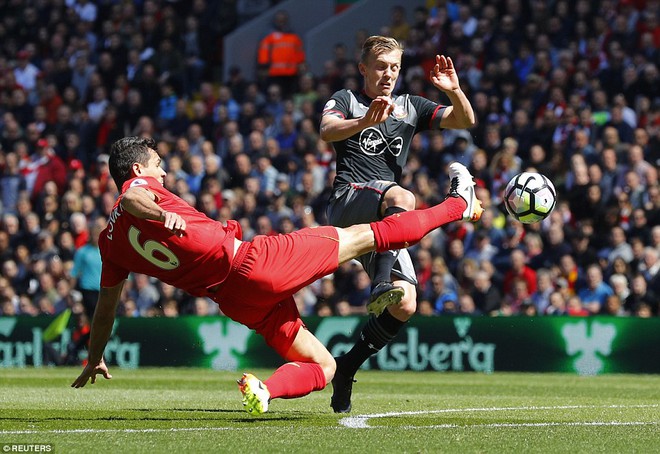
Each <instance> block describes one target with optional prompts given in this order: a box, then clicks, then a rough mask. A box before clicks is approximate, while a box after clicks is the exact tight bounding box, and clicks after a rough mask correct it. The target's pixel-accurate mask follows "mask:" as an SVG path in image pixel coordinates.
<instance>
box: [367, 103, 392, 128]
mask: <svg viewBox="0 0 660 454" xmlns="http://www.w3.org/2000/svg"><path fill="white" fill-rule="evenodd" d="M393 110H394V102H393V101H392V98H390V97H389V96H379V97H377V98H376V99H374V100H373V101H371V104H369V110H368V111H367V113H366V115H365V116H364V117H365V118H366V119H367V120H368V121H369V124H370V125H376V124H378V123H382V122H384V121H385V120H387V117H389V116H390V114H391V113H392V111H393Z"/></svg>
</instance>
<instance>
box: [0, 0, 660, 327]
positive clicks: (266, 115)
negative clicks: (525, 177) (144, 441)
mask: <svg viewBox="0 0 660 454" xmlns="http://www.w3.org/2000/svg"><path fill="white" fill-rule="evenodd" d="M250 3H253V4H254V5H252V6H254V7H255V8H257V10H255V11H250V10H249V9H248V8H247V7H246V4H250ZM273 3H275V2H268V1H265V2H241V1H238V2H224V1H221V0H194V1H191V2H184V1H179V2H176V1H163V0H143V1H126V0H116V1H110V0H108V1H102V2H92V1H90V0H35V1H27V0H26V1H20V0H17V1H11V2H3V5H2V6H0V38H1V39H0V114H1V118H0V146H1V150H0V171H1V175H0V195H1V198H0V202H1V204H2V205H1V207H0V211H1V213H2V218H1V222H0V257H1V259H2V267H1V270H0V313H1V314H2V315H4V316H13V315H28V316H34V315H39V314H57V313H60V312H61V311H63V310H64V309H65V308H72V309H74V312H78V313H80V312H85V313H87V314H88V315H89V314H91V312H92V311H93V309H94V304H95V301H96V297H97V295H98V283H99V273H100V255H99V254H98V246H97V242H96V239H95V235H98V232H99V231H100V228H102V226H104V225H105V222H106V218H107V216H108V214H109V212H110V210H111V209H112V207H113V204H114V201H115V200H116V197H117V194H118V192H117V187H116V186H115V184H114V182H113V180H112V178H111V177H110V176H109V172H108V151H109V147H110V145H111V144H112V142H113V141H114V140H116V139H118V138H120V137H123V136H125V135H149V136H152V137H154V138H155V139H156V140H157V142H158V152H159V154H160V155H161V157H162V159H163V165H164V167H165V169H166V170H167V172H168V175H167V177H166V182H165V185H166V186H167V187H168V189H171V190H172V191H174V192H175V193H176V194H178V195H180V196H181V197H183V198H184V199H185V200H187V201H188V202H189V203H190V204H191V205H194V206H196V207H198V208H199V209H200V210H202V211H203V212H204V213H206V214H207V215H208V216H209V217H212V218H215V219H219V220H227V219H230V218H231V219H237V220H240V223H241V225H242V229H243V235H244V238H246V239H250V238H251V237H253V236H254V235H257V234H263V235H274V234H278V233H286V232H290V231H292V230H295V229H298V228H300V227H304V226H313V225H317V224H325V223H326V222H327V220H326V216H325V207H326V203H327V198H328V194H329V190H330V187H331V185H332V181H333V177H334V156H333V150H332V148H331V146H330V145H329V144H327V143H325V142H323V141H322V140H321V139H320V138H319V134H318V125H319V119H320V114H321V111H322V108H323V105H324V103H325V102H326V100H327V99H328V98H329V97H330V95H331V94H332V93H333V92H334V91H335V90H337V89H340V88H343V87H347V88H353V89H359V87H360V86H361V83H360V80H359V77H360V76H359V73H358V71H357V65H356V62H357V58H358V56H359V49H360V47H361V43H362V42H363V41H364V39H365V38H366V37H367V36H368V35H370V34H384V35H389V36H393V37H396V38H397V39H399V40H400V41H401V42H402V43H404V45H405V53H404V56H403V73H402V76H401V77H400V79H399V80H400V84H401V87H400V89H401V91H404V90H405V91H406V92H408V93H411V94H420V95H423V96H425V97H427V98H429V99H432V100H435V101H438V102H443V99H442V98H441V93H440V92H439V91H437V90H435V89H433V87H432V86H431V85H430V83H429V81H428V74H429V70H430V68H431V67H432V65H433V64H434V57H435V55H436V54H444V55H448V56H451V57H452V59H453V60H454V62H455V64H456V67H457V69H458V71H459V76H460V79H461V82H462V84H463V85H464V87H463V90H464V92H465V93H467V94H468V98H469V99H470V101H471V103H472V105H473V107H474V110H475V112H476V114H477V118H478V122H477V125H476V127H474V128H472V129H470V130H467V131H465V130H459V131H434V132H430V133H424V134H418V135H417V136H416V137H415V140H414V142H413V144H412V145H411V155H410V158H409V161H408V164H407V166H406V169H405V172H404V177H403V182H402V184H403V185H404V186H405V187H406V188H407V189H409V190H411V191H413V192H414V194H415V195H416V197H417V205H418V207H424V206H428V205H431V204H435V203H437V202H438V201H439V200H441V197H443V195H444V194H446V192H447V187H448V181H447V165H448V163H449V162H451V161H452V160H458V161H461V162H462V163H464V164H465V165H467V166H468V167H469V168H470V170H471V172H472V173H473V175H475V176H476V178H477V188H478V189H477V190H478V193H479V194H478V195H479V198H480V200H482V202H483V204H484V207H485V208H486V211H485V213H484V215H483V217H482V220H481V221H480V222H478V223H476V224H474V225H472V224H469V223H462V222H459V223H454V224H451V225H449V226H447V227H446V228H443V229H439V230H436V231H435V232H433V233H432V234H430V235H428V236H427V237H426V238H425V239H424V240H423V241H422V242H421V243H419V244H417V245H415V246H414V247H412V248H410V252H411V254H412V256H413V258H414V262H415V267H416V269H417V277H418V281H419V287H418V295H419V297H418V298H419V305H418V306H419V312H420V314H422V315H438V314H451V313H463V314H484V315H499V316H508V315H518V314H520V315H564V314H566V315H570V316H587V315H590V314H609V315H615V316H624V315H634V316H639V317H653V316H658V315H659V308H658V301H659V300H660V276H659V274H658V270H659V269H660V260H659V255H660V186H659V184H658V167H659V164H660V156H659V152H658V150H660V135H659V131H660V73H659V71H658V67H659V65H660V50H659V49H660V1H658V0H618V1H615V0H602V1H589V0H576V1H574V2H569V1H567V0H555V1H540V0H530V1H524V0H508V1H498V0H470V1H442V0H440V1H437V2H433V1H430V2H428V5H427V6H426V7H419V8H417V9H416V10H415V13H414V17H406V14H405V11H404V10H403V9H399V8H395V9H394V10H393V11H392V21H391V23H390V24H389V26H387V27H385V28H383V29H380V30H369V29H366V28H365V29H364V30H361V31H360V32H359V33H357V34H356V35H355V38H354V41H355V44H354V47H353V48H351V46H348V45H337V46H336V48H335V57H334V58H333V59H332V60H330V61H328V62H327V63H326V65H325V70H324V72H323V74H321V75H318V76H314V75H312V74H310V73H309V72H307V71H303V72H302V74H301V75H300V76H299V78H298V80H297V86H296V87H295V90H294V92H293V94H292V95H290V96H284V95H283V92H282V89H281V87H279V86H277V85H274V84H270V85H269V84H265V83H263V80H249V79H247V78H246V77H244V76H243V75H242V74H241V71H240V70H238V69H236V68H233V69H232V70H231V71H230V73H231V76H230V77H229V78H228V79H227V80H221V78H220V77H219V76H218V74H220V71H219V68H221V67H222V55H221V48H222V46H221V43H222V37H223V35H224V34H226V33H227V32H228V31H230V30H231V29H232V28H233V27H235V26H236V25H237V24H238V23H240V22H241V21H242V20H246V19H247V18H249V17H251V16H250V15H254V14H257V13H258V12H260V11H264V10H265V8H267V7H269V6H271V5H272V4H273ZM259 4H260V5H259ZM236 5H238V6H239V7H238V8H237V6H236ZM241 5H242V6H243V9H241V8H240V7H241ZM255 58H256V57H255ZM444 102H446V100H444ZM528 168H534V169H536V170H538V171H539V172H541V173H543V174H545V175H547V176H548V177H549V178H550V179H551V180H552V181H553V182H554V185H555V187H556V188H557V191H558V205H557V207H556V209H555V210H554V212H553V213H552V214H551V216H550V217H549V218H548V219H546V220H544V221H543V222H541V223H537V224H532V225H522V224H520V223H518V222H516V221H514V220H513V219H512V218H511V217H510V216H506V215H505V214H503V212H502V211H501V210H500V209H499V208H498V206H499V205H500V202H501V198H502V189H503V187H504V186H505V185H506V183H507V182H508V181H509V179H510V178H511V177H513V176H514V175H515V174H516V173H518V172H520V171H522V170H524V169H528ZM369 295H370V282H369V278H368V277H367V275H366V273H365V272H364V271H363V270H362V269H361V267H360V266H359V265H357V264H353V263H349V264H346V265H344V266H342V267H341V268H340V270H339V271H338V272H337V273H335V274H334V275H332V276H328V277H326V278H323V279H321V280H320V281H318V282H316V283H314V284H313V285H311V286H309V287H308V288H306V289H304V290H302V291H301V292H299V293H298V294H297V295H296V298H297V301H298V302H299V306H300V311H301V314H303V315H313V314H317V315H322V316H326V315H347V314H356V313H357V314H362V313H366V309H365V303H366V301H368V298H369ZM119 310H120V314H121V315H123V316H131V317H132V316H168V317H169V316H178V315H179V314H181V315H183V314H197V315H207V314H212V313H217V311H218V309H217V306H216V305H215V304H213V303H211V302H210V301H208V300H205V299H201V298H192V297H190V296H189V295H186V294H183V293H181V292H180V291H178V290H176V289H174V288H171V287H169V286H167V285H165V284H163V283H161V282H158V281H153V280H151V279H150V278H148V277H147V276H144V275H132V279H131V280H130V285H127V286H125V289H124V295H123V296H122V299H121V303H120V308H119Z"/></svg>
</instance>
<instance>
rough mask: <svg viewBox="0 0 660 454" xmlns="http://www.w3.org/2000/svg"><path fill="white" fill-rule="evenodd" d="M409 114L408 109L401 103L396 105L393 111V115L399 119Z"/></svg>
mask: <svg viewBox="0 0 660 454" xmlns="http://www.w3.org/2000/svg"><path fill="white" fill-rule="evenodd" d="M407 115H408V112H406V109H405V108H404V107H403V106H401V105H398V104H397V105H396V106H394V110H393V111H392V116H393V117H394V118H396V119H397V120H402V119H404V118H406V116H407Z"/></svg>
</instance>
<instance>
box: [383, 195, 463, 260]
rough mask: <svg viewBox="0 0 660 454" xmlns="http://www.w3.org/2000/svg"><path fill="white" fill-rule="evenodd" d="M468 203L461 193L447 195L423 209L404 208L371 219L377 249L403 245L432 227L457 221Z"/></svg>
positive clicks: (411, 242)
mask: <svg viewBox="0 0 660 454" xmlns="http://www.w3.org/2000/svg"><path fill="white" fill-rule="evenodd" d="M466 207H467V203H466V202H465V200H463V199H462V198H461V197H448V198H447V199H445V200H444V201H443V202H442V203H440V204H438V205H436V206H434V207H431V208H427V209H425V210H415V211H406V212H404V213H396V214H393V215H392V216H388V217H386V218H385V219H383V220H382V221H379V222H372V223H371V224H370V225H371V230H373V232H374V238H375V240H376V251H378V252H384V251H389V250H391V249H404V248H407V247H410V246H412V245H413V244H415V243H417V242H419V240H421V239H422V238H424V235H426V234H427V233H429V232H430V231H431V230H433V229H437V228H438V227H440V226H442V225H445V224H448V223H450V222H453V221H458V220H460V219H461V218H462V217H463V211H465V208H466Z"/></svg>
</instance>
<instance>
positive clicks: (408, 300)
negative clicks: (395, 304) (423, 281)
mask: <svg viewBox="0 0 660 454" xmlns="http://www.w3.org/2000/svg"><path fill="white" fill-rule="evenodd" d="M400 308H401V312H402V314H404V315H406V316H407V317H408V318H410V317H412V316H413V315H414V314H415V312H416V311H417V292H415V291H412V292H408V291H406V294H405V295H404V296H403V298H402V299H401V304H400Z"/></svg>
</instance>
